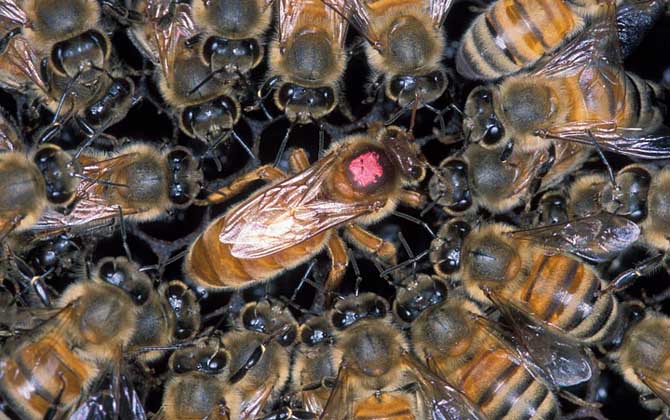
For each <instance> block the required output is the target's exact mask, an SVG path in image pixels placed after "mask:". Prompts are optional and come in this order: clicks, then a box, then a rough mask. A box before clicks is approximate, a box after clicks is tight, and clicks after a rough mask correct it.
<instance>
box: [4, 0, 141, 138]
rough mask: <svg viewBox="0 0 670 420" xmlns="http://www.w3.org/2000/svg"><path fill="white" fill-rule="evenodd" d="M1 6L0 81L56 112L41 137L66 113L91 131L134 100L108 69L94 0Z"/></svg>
mask: <svg viewBox="0 0 670 420" xmlns="http://www.w3.org/2000/svg"><path fill="white" fill-rule="evenodd" d="M2 6H3V7H2V9H1V10H0V30H2V31H3V33H5V34H6V35H5V37H4V38H3V42H2V47H3V48H2V49H1V50H0V75H1V76H2V77H0V79H1V80H2V82H1V84H2V85H3V87H5V88H8V89H10V90H13V91H17V92H19V93H21V94H25V93H29V94H31V95H32V96H34V97H37V98H38V99H40V100H41V101H42V102H43V103H44V105H45V106H46V107H47V108H48V109H49V110H50V111H52V112H54V113H55V115H54V120H53V122H52V124H51V125H50V126H49V127H48V128H47V129H46V130H45V131H44V132H43V133H42V134H41V135H40V141H48V140H50V139H51V138H53V137H54V136H56V135H57V134H58V133H59V131H60V129H61V128H62V127H63V125H64V124H65V123H67V122H69V121H70V120H71V119H73V120H74V121H75V122H76V123H77V126H78V127H79V128H80V129H81V130H82V131H83V132H84V133H85V134H86V135H87V136H89V137H93V136H97V135H99V134H100V133H102V132H103V131H104V130H105V129H107V127H109V126H111V125H113V124H116V123H117V122H119V121H120V120H121V119H123V118H124V117H125V115H126V114H127V113H128V110H129V109H130V108H131V107H132V105H133V104H134V103H135V102H137V100H138V99H137V98H135V97H134V92H135V86H134V83H133V81H132V79H130V78H128V77H125V78H124V77H117V76H115V75H114V74H112V72H111V71H110V67H111V60H110V56H111V52H112V44H111V42H110V40H109V37H108V36H107V34H105V33H104V32H103V31H101V30H100V29H99V28H100V18H101V9H100V4H99V3H98V2H95V1H87V0H66V1H60V2H53V1H51V0H29V1H22V2H16V1H15V0H4V1H3V2H2ZM53 16H58V17H59V19H54V18H53Z"/></svg>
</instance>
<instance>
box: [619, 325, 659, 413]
mask: <svg viewBox="0 0 670 420" xmlns="http://www.w3.org/2000/svg"><path fill="white" fill-rule="evenodd" d="M668 327H670V319H669V318H668V317H667V316H664V315H661V314H658V313H653V312H650V313H648V314H647V315H646V317H645V318H644V319H643V320H641V321H639V322H638V323H637V324H635V325H633V326H632V327H631V328H630V329H629V330H628V332H627V333H626V335H625V337H624V340H623V343H622V344H621V348H620V349H619V350H618V352H617V361H618V368H619V370H620V371H621V373H622V375H623V377H624V379H625V380H626V382H628V383H629V384H631V385H632V386H633V387H635V388H636V389H637V390H638V391H640V392H641V393H642V394H643V396H646V397H645V398H644V399H643V398H640V401H641V402H643V405H644V406H645V407H647V408H648V409H650V410H663V412H664V413H667V412H668V409H669V408H668V407H670V382H669V380H670V379H669V378H670V372H668V359H669V358H670V347H669V346H668V342H670V337H669V336H668V331H670V329H668ZM649 394H651V397H653V398H649ZM666 415H667V414H666Z"/></svg>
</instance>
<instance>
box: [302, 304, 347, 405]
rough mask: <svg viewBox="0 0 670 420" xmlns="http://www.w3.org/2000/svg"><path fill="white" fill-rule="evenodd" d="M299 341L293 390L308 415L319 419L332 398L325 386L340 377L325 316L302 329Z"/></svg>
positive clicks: (316, 318) (315, 319)
mask: <svg viewBox="0 0 670 420" xmlns="http://www.w3.org/2000/svg"><path fill="white" fill-rule="evenodd" d="M298 337H299V343H298V345H297V346H296V351H295V361H294V363H293V368H292V374H291V377H292V378H293V379H292V383H291V389H292V392H294V393H295V394H297V396H298V400H299V401H300V402H301V403H302V404H301V406H302V407H303V408H304V409H305V410H306V411H307V412H309V413H312V414H314V415H315V416H319V415H321V413H323V408H324V407H325V406H326V402H328V397H329V396H330V391H331V389H330V388H328V387H327V386H326V382H328V381H332V380H334V379H335V377H336V376H337V369H338V365H337V363H336V361H335V355H334V354H333V345H334V343H335V337H334V331H333V327H332V325H331V324H330V323H329V322H328V319H327V318H326V317H325V316H318V317H314V318H311V319H309V320H308V321H306V322H305V323H303V324H302V325H301V326H300V330H299V331H298Z"/></svg>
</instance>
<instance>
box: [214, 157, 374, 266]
mask: <svg viewBox="0 0 670 420" xmlns="http://www.w3.org/2000/svg"><path fill="white" fill-rule="evenodd" d="M336 158H337V156H335V155H331V156H327V157H325V158H324V159H322V160H321V161H319V162H317V163H316V164H314V165H312V166H311V167H310V168H309V169H307V170H306V171H304V172H302V173H300V174H298V175H296V176H293V177H290V178H288V179H286V180H284V181H282V182H280V183H278V184H276V185H273V186H271V187H269V188H267V189H265V190H263V191H261V192H260V193H258V194H256V195H255V196H252V197H251V198H250V199H249V200H247V201H245V202H243V203H242V204H240V205H239V206H237V207H235V208H234V209H233V210H231V211H230V213H228V214H227V215H226V216H225V227H224V228H223V230H222V232H221V234H220V235H219V240H220V241H221V242H223V243H226V244H230V245H231V254H232V255H233V256H235V257H238V258H260V257H263V256H267V255H271V254H274V253H276V252H279V251H281V250H284V249H286V248H290V247H292V246H294V245H297V244H299V243H301V242H303V241H305V240H307V239H309V238H312V237H314V236H315V235H318V234H319V233H321V232H323V231H325V230H327V229H330V228H332V227H335V226H338V225H341V224H343V223H346V222H347V221H350V220H352V219H355V218H356V217H358V216H361V215H363V214H365V213H366V212H369V211H373V210H375V209H377V208H379V207H380V206H381V205H383V204H382V203H380V202H373V203H370V202H363V203H344V202H336V201H332V200H329V199H326V198H323V197H322V194H321V190H322V185H323V183H324V181H325V180H326V179H327V177H328V174H329V173H330V169H331V167H332V165H333V163H334V162H336Z"/></svg>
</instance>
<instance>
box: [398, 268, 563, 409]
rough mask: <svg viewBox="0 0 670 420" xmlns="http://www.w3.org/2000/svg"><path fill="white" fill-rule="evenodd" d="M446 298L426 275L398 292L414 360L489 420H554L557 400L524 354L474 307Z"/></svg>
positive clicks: (442, 289) (459, 298)
mask: <svg viewBox="0 0 670 420" xmlns="http://www.w3.org/2000/svg"><path fill="white" fill-rule="evenodd" d="M446 296H447V287H446V285H445V284H444V283H442V282H441V281H439V280H437V279H435V278H434V277H431V276H428V275H425V274H424V275H421V274H420V275H419V276H418V278H417V279H416V280H415V282H414V284H412V285H410V287H409V288H407V289H401V290H400V291H399V292H398V296H397V299H396V301H395V302H394V311H395V312H396V313H397V314H398V315H399V316H400V317H401V319H402V320H403V321H405V322H409V323H410V325H411V327H410V340H411V342H412V344H413V349H414V353H415V354H416V356H417V357H418V358H419V359H420V360H424V361H425V363H426V364H427V366H428V367H429V368H430V369H431V370H433V371H434V372H435V373H436V374H438V375H439V376H440V377H442V378H444V379H445V380H447V381H449V382H450V383H452V384H454V385H455V386H456V387H458V388H459V389H462V390H463V392H464V393H465V395H467V397H468V398H469V399H470V400H471V401H472V402H473V403H474V404H475V405H477V406H478V407H479V408H480V409H481V410H482V412H483V413H484V414H485V415H486V416H488V418H492V419H493V418H497V419H503V418H504V419H531V418H546V419H549V418H559V417H560V411H561V410H560V407H559V404H558V400H557V397H556V394H554V392H553V390H552V389H551V387H550V386H549V385H548V384H546V383H545V382H543V381H542V380H541V379H538V376H537V372H535V371H533V370H532V369H531V368H530V366H531V365H530V364H526V363H524V357H523V353H521V352H519V351H517V349H516V348H515V347H514V345H513V344H512V343H511V342H508V341H507V340H506V339H505V338H504V336H503V335H502V334H501V333H500V332H499V331H498V328H496V326H495V323H494V322H493V321H490V320H488V318H485V317H483V316H482V315H481V312H480V311H479V309H478V308H477V306H476V305H475V304H474V303H472V302H470V301H468V300H467V299H465V298H464V297H463V296H459V295H458V293H456V294H455V295H454V296H449V299H446ZM539 377H540V378H541V377H542V376H539Z"/></svg>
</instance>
